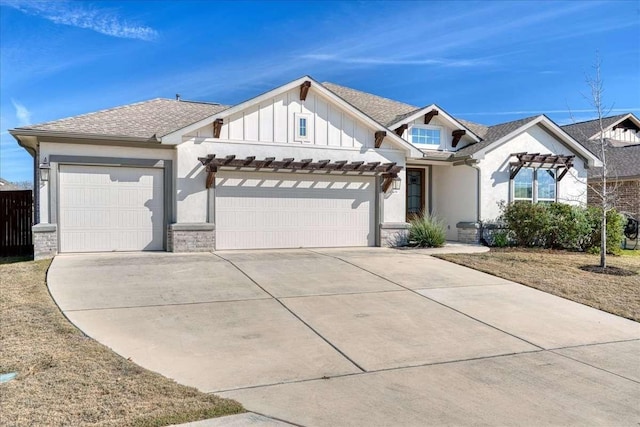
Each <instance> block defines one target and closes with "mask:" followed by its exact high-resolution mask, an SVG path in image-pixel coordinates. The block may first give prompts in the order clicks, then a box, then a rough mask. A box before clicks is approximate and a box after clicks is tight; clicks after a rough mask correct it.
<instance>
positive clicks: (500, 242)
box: [491, 230, 510, 248]
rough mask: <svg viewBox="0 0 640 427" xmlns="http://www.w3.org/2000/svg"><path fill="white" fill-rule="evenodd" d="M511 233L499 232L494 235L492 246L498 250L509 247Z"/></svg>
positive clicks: (506, 231)
mask: <svg viewBox="0 0 640 427" xmlns="http://www.w3.org/2000/svg"><path fill="white" fill-rule="evenodd" d="M509 243H510V242H509V231H508V230H499V231H496V232H495V233H493V241H492V243H491V246H495V247H497V248H505V247H507V246H509Z"/></svg>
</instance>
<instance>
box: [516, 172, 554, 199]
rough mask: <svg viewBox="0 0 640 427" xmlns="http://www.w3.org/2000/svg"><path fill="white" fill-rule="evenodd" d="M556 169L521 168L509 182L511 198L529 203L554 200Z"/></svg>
mask: <svg viewBox="0 0 640 427" xmlns="http://www.w3.org/2000/svg"><path fill="white" fill-rule="evenodd" d="M556 189H557V181H556V170H555V169H534V168H522V169H520V170H519V171H518V174H517V175H516V176H515V178H513V180H512V183H511V200H513V201H516V202H517V201H525V202H531V203H552V202H555V201H556Z"/></svg>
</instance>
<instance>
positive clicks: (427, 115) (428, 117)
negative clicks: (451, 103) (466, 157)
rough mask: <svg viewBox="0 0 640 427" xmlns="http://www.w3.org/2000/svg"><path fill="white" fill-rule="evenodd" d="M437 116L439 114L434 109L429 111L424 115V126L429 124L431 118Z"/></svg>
mask: <svg viewBox="0 0 640 427" xmlns="http://www.w3.org/2000/svg"><path fill="white" fill-rule="evenodd" d="M438 114H440V112H439V111H438V110H436V109H433V110H431V111H429V112H428V113H427V114H425V115H424V124H425V125H428V124H429V123H430V122H431V119H433V116H437V115H438ZM454 147H455V145H454Z"/></svg>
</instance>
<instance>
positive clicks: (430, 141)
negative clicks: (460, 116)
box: [409, 125, 442, 148]
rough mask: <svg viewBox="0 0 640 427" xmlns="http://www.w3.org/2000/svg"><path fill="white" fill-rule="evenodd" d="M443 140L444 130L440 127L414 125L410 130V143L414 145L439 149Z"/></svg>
mask: <svg viewBox="0 0 640 427" xmlns="http://www.w3.org/2000/svg"><path fill="white" fill-rule="evenodd" d="M441 140H442V128H440V127H439V126H420V125H413V126H411V127H410V128H409V141H410V142H411V143H412V144H416V145H423V146H427V147H429V148H438V147H440V142H441Z"/></svg>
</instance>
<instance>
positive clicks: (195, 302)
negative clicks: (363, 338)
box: [63, 298, 271, 313]
mask: <svg viewBox="0 0 640 427" xmlns="http://www.w3.org/2000/svg"><path fill="white" fill-rule="evenodd" d="M270 299H271V298H243V299H227V300H211V301H194V302H174V303H168V304H145V305H128V306H120V307H96V308H76V309H70V310H63V312H64V313H77V312H83V311H102V310H127V309H132V308H157V307H176V306H178V307H179V306H182V305H202V304H218V303H225V302H244V301H266V300H270Z"/></svg>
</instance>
